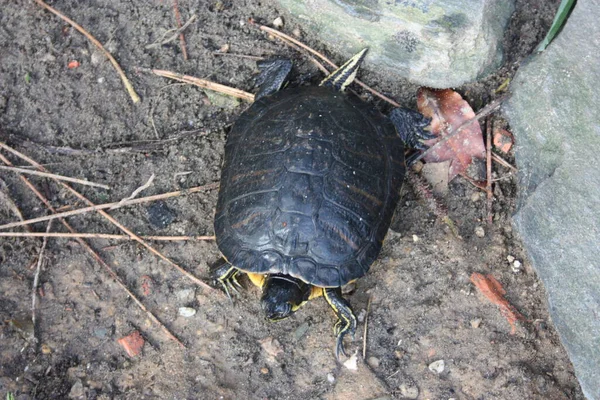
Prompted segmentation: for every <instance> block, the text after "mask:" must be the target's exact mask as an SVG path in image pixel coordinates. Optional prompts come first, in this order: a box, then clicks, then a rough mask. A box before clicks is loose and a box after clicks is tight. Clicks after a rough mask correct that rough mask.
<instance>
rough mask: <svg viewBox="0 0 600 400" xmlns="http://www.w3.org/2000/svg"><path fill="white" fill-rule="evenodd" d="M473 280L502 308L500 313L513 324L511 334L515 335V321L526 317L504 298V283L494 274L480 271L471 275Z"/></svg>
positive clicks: (490, 299) (482, 291)
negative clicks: (484, 273) (485, 273)
mask: <svg viewBox="0 0 600 400" xmlns="http://www.w3.org/2000/svg"><path fill="white" fill-rule="evenodd" d="M471 282H473V284H474V285H475V286H476V287H477V289H479V291H480V292H481V293H482V294H483V295H484V296H485V297H487V299H488V300H489V301H491V302H492V303H494V304H496V305H497V306H498V307H499V308H500V313H502V315H503V316H504V318H506V319H507V320H508V323H509V324H510V326H511V330H510V334H511V335H514V334H515V332H516V330H517V326H516V324H515V323H516V322H517V321H524V320H525V317H524V316H523V315H522V314H521V313H520V312H518V311H517V309H516V308H515V307H513V305H512V304H510V303H509V302H508V300H506V299H505V298H504V295H505V294H506V291H505V290H504V288H503V287H502V284H500V282H498V280H497V279H496V278H494V276H493V275H492V274H488V275H483V274H480V273H478V272H474V273H473V274H472V275H471Z"/></svg>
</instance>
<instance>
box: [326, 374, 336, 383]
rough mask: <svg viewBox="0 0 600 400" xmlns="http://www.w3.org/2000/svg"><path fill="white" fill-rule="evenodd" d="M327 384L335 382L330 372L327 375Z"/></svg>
mask: <svg viewBox="0 0 600 400" xmlns="http://www.w3.org/2000/svg"><path fill="white" fill-rule="evenodd" d="M327 382H329V383H333V382H335V376H333V374H332V373H331V372H330V373H328V374H327Z"/></svg>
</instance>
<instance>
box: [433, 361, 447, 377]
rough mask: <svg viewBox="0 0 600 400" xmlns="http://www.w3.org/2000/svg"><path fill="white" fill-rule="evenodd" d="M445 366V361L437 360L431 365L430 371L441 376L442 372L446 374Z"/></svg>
mask: <svg viewBox="0 0 600 400" xmlns="http://www.w3.org/2000/svg"><path fill="white" fill-rule="evenodd" d="M445 366H446V365H445V363H444V360H437V361H434V362H432V363H431V364H429V370H430V371H431V372H435V373H437V374H441V373H442V372H444V368H445Z"/></svg>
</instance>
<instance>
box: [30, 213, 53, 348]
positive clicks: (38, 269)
mask: <svg viewBox="0 0 600 400" xmlns="http://www.w3.org/2000/svg"><path fill="white" fill-rule="evenodd" d="M51 227H52V221H50V222H48V226H47V227H46V233H49V232H50V228H51ZM47 243H48V238H47V237H44V239H43V240H42V246H41V247H40V252H39V254H38V259H37V266H36V268H35V275H34V277H33V287H32V289H31V323H32V325H33V329H32V331H31V335H32V338H31V339H32V342H33V343H37V339H36V337H35V328H36V325H35V324H36V320H37V318H36V314H35V307H36V304H37V287H38V284H39V281H40V272H41V270H42V264H43V262H44V250H45V249H46V244H47Z"/></svg>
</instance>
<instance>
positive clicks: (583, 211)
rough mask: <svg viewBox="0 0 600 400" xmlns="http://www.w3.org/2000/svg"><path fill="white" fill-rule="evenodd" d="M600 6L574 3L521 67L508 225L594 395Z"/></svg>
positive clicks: (599, 392) (599, 331)
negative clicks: (516, 188) (514, 188)
mask: <svg viewBox="0 0 600 400" xmlns="http://www.w3.org/2000/svg"><path fill="white" fill-rule="evenodd" d="M599 18H600V1H598V0H587V1H585V0H583V1H579V2H577V5H576V6H575V9H574V10H573V12H572V14H571V16H570V18H569V19H568V21H567V24H566V25H565V27H564V28H563V30H562V32H561V33H560V34H559V36H558V37H557V38H556V39H555V40H554V42H553V43H552V44H550V46H549V47H548V49H547V50H546V51H545V52H543V53H541V54H540V55H538V56H536V57H534V58H533V60H531V61H530V62H529V64H528V65H526V66H524V67H522V68H521V69H520V70H519V73H518V74H517V76H516V78H515V80H514V82H513V84H512V91H513V93H514V94H513V97H512V99H511V100H510V102H509V103H508V105H507V108H506V112H507V114H508V117H509V120H510V122H511V124H512V129H513V133H514V134H515V137H516V143H517V147H516V159H517V166H518V168H519V183H520V188H521V192H520V197H519V208H518V212H517V214H516V215H515V217H514V224H515V227H516V228H517V230H518V231H519V233H520V235H521V237H522V239H523V242H524V243H525V247H526V248H527V251H528V253H529V256H530V258H531V261H532V264H533V266H534V268H535V269H536V271H537V273H538V275H539V276H540V278H541V279H542V281H543V282H544V285H545V287H546V290H547V293H548V298H549V305H550V313H551V315H552V320H553V322H554V324H555V326H556V328H557V330H558V332H559V334H560V337H561V339H562V342H563V344H564V345H565V347H566V349H567V352H568V353H569V356H570V357H571V360H572V362H573V365H574V367H575V372H576V374H577V377H578V378H579V381H580V383H581V387H582V389H583V392H584V394H585V395H586V396H587V397H588V398H590V399H600V369H599V368H598V366H600V346H599V343H600V317H599V316H600V251H599V250H598V247H599V244H600V174H599V172H598V171H599V170H600V162H599V161H598V160H599V155H598V152H599V151H600V112H599V108H598V107H599V106H598V105H599V104H600V95H599V94H598V87H599V85H600V51H598V49H600V25H598V23H597V21H598V19H599Z"/></svg>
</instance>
